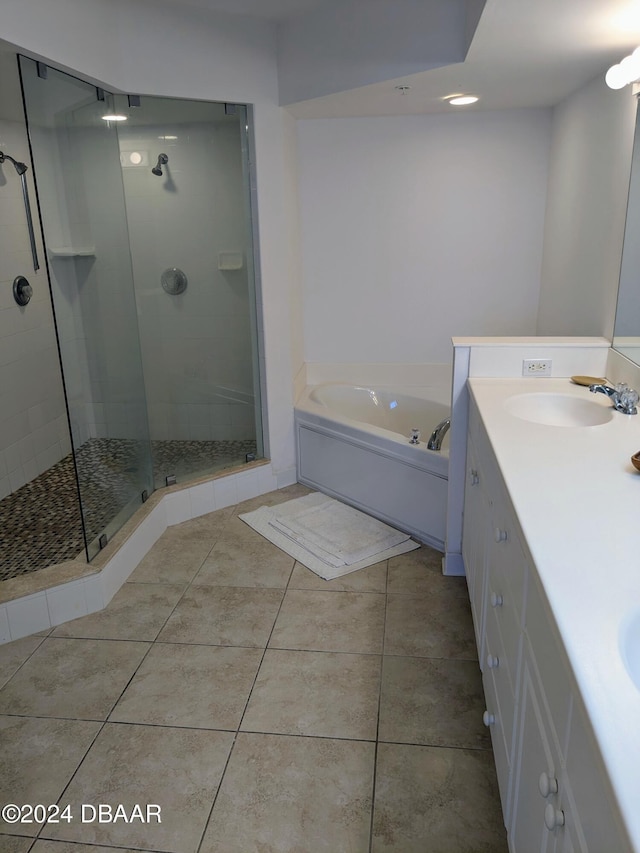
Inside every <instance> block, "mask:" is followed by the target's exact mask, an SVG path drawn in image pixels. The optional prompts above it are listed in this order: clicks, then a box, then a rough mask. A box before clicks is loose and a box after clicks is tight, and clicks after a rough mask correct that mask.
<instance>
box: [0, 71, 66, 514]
mask: <svg viewBox="0 0 640 853" xmlns="http://www.w3.org/2000/svg"><path fill="white" fill-rule="evenodd" d="M0 62H1V65H0V69H1V73H2V80H3V90H5V89H11V88H12V87H15V91H18V77H17V70H16V67H15V59H14V58H13V57H7V56H4V55H3V56H1V57H0ZM9 94H11V93H10V92H9ZM0 100H2V99H1V98H0ZM4 106H5V104H4V102H3V103H2V104H0V116H3V117H2V118H1V119H0V151H3V152H4V153H6V154H10V155H11V156H12V157H14V158H15V159H16V160H18V161H22V162H26V163H29V146H28V143H27V135H26V131H25V127H24V123H23V122H22V121H19V120H15V119H12V118H5V116H6V115H12V114H13V111H12V110H11V109H8V110H6V111H5V109H4ZM27 180H28V187H29V194H30V200H31V206H32V213H34V214H36V213H37V208H36V205H35V193H34V185H33V179H32V172H31V169H30V170H29V171H28V172H27ZM34 226H35V229H36V242H37V250H38V254H39V259H40V264H41V268H40V270H39V271H38V272H37V273H36V272H34V269H33V263H32V258H31V251H30V248H29V238H28V232H27V221H26V215H25V209H24V202H23V197H22V189H21V183H20V178H19V176H18V174H17V173H16V171H15V169H14V168H13V165H11V163H9V162H5V163H4V164H3V165H2V166H0V499H2V498H3V497H6V495H8V494H10V493H11V492H13V491H16V489H19V488H20V487H21V486H23V485H24V484H25V483H27V482H29V481H30V480H32V479H33V478H34V477H36V476H37V475H38V474H40V473H42V472H43V471H45V470H46V469H47V468H50V467H51V465H53V464H54V463H56V462H58V461H59V460H60V459H62V457H63V456H66V454H67V453H69V451H70V449H71V446H70V441H69V435H68V428H67V418H66V413H65V406H64V396H63V392H62V380H61V376H60V366H59V362H58V355H57V350H56V341H55V333H54V328H53V314H52V311H51V301H50V297H49V285H48V282H47V276H46V272H45V268H44V257H43V249H42V243H41V241H40V237H39V229H38V223H37V220H36V221H35V222H34ZM18 275H23V276H25V277H26V278H27V279H28V280H29V282H30V283H31V285H32V287H33V297H32V299H31V302H30V303H29V304H28V305H27V306H25V307H23V308H22V307H20V306H18V305H17V304H16V302H15V301H14V298H13V280H14V279H15V277H16V276H18Z"/></svg>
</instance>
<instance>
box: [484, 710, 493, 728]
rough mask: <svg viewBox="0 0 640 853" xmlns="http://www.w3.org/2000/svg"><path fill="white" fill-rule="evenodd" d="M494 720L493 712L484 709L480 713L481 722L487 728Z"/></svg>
mask: <svg viewBox="0 0 640 853" xmlns="http://www.w3.org/2000/svg"><path fill="white" fill-rule="evenodd" d="M495 721H496V717H495V714H490V713H489V712H488V711H485V712H484V714H483V715H482V722H483V723H484V724H485V726H486V727H487V728H489V726H492V725H493V724H494V723H495Z"/></svg>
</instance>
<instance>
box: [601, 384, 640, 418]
mask: <svg viewBox="0 0 640 853" xmlns="http://www.w3.org/2000/svg"><path fill="white" fill-rule="evenodd" d="M589 391H592V392H593V393H594V394H606V395H607V397H608V398H609V399H610V400H611V402H612V403H613V408H614V409H616V410H617V411H618V412H622V414H623V415H637V414H638V410H637V409H636V403H637V402H638V400H639V399H640V394H638V392H637V391H634V389H633V388H629V386H628V385H627V384H626V383H625V382H619V383H618V384H617V385H615V386H611V385H602V384H597V385H589Z"/></svg>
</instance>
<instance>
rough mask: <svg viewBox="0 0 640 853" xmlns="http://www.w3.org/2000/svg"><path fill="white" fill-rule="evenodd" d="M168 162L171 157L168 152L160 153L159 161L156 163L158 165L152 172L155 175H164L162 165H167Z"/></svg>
mask: <svg viewBox="0 0 640 853" xmlns="http://www.w3.org/2000/svg"><path fill="white" fill-rule="evenodd" d="M168 162H169V158H168V157H167V155H166V154H158V162H157V163H156V165H155V166H154V167H153V169H152V170H151V171H152V173H153V174H154V175H158V177H161V176H162V169H161V168H160V167H161V166H166V165H167V163H168Z"/></svg>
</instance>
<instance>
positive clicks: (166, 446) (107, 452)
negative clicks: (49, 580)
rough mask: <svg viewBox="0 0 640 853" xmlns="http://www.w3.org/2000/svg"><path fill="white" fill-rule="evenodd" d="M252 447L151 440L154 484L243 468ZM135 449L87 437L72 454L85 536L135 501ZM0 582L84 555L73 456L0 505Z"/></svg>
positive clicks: (232, 443) (122, 442)
mask: <svg viewBox="0 0 640 853" xmlns="http://www.w3.org/2000/svg"><path fill="white" fill-rule="evenodd" d="M255 452H256V443H255V441H153V442H152V454H153V459H154V466H155V470H154V479H155V480H156V482H158V481H160V480H161V479H162V478H163V476H164V475H166V474H167V473H169V472H170V473H173V474H176V475H177V476H179V477H184V476H188V475H190V474H193V473H195V472H199V471H203V470H206V471H212V470H214V469H215V470H220V469H222V468H226V467H228V466H230V465H234V464H240V463H242V462H244V460H245V456H246V454H247V453H255ZM139 454H140V450H139V445H138V443H137V442H134V441H127V440H125V439H113V438H108V439H107V438H100V439H91V440H89V441H87V442H86V443H85V444H83V445H82V447H81V448H80V450H79V451H78V453H77V458H76V464H77V466H78V473H79V477H80V481H81V483H82V486H83V488H82V499H83V507H84V511H85V524H86V525H87V533H88V538H89V540H90V541H91V540H92V539H94V538H96V537H97V536H99V535H100V534H101V533H102V531H103V530H104V528H105V527H106V525H107V524H108V523H109V521H110V520H111V519H112V518H114V516H115V515H116V514H117V513H118V512H119V511H120V509H122V507H123V506H126V505H127V504H128V503H129V501H131V500H133V499H135V498H136V497H137V496H138V486H137V477H136V474H135V472H136V470H137V465H138V464H139V463H138V459H139ZM0 530H2V545H1V546H0V581H3V580H9V578H14V577H17V576H18V575H24V574H28V573H30V572H34V571H38V569H43V568H45V567H46V566H50V565H52V564H54V563H61V562H63V561H64V560H72V559H74V558H75V557H77V556H78V555H79V554H80V553H81V552H82V551H83V550H84V539H83V535H82V520H81V518H80V509H79V506H78V489H77V485H76V479H75V471H74V466H73V457H72V455H71V454H69V455H68V456H65V458H64V459H62V460H61V461H60V462H57V463H56V464H55V465H53V466H52V467H51V468H50V469H49V470H48V471H45V472H44V473H42V474H40V475H39V476H38V477H36V478H35V479H34V480H32V481H31V482H29V483H27V484H26V485H24V486H22V488H20V489H18V490H17V491H15V492H13V494H11V495H8V496H7V497H6V498H4V499H3V500H1V501H0Z"/></svg>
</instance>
